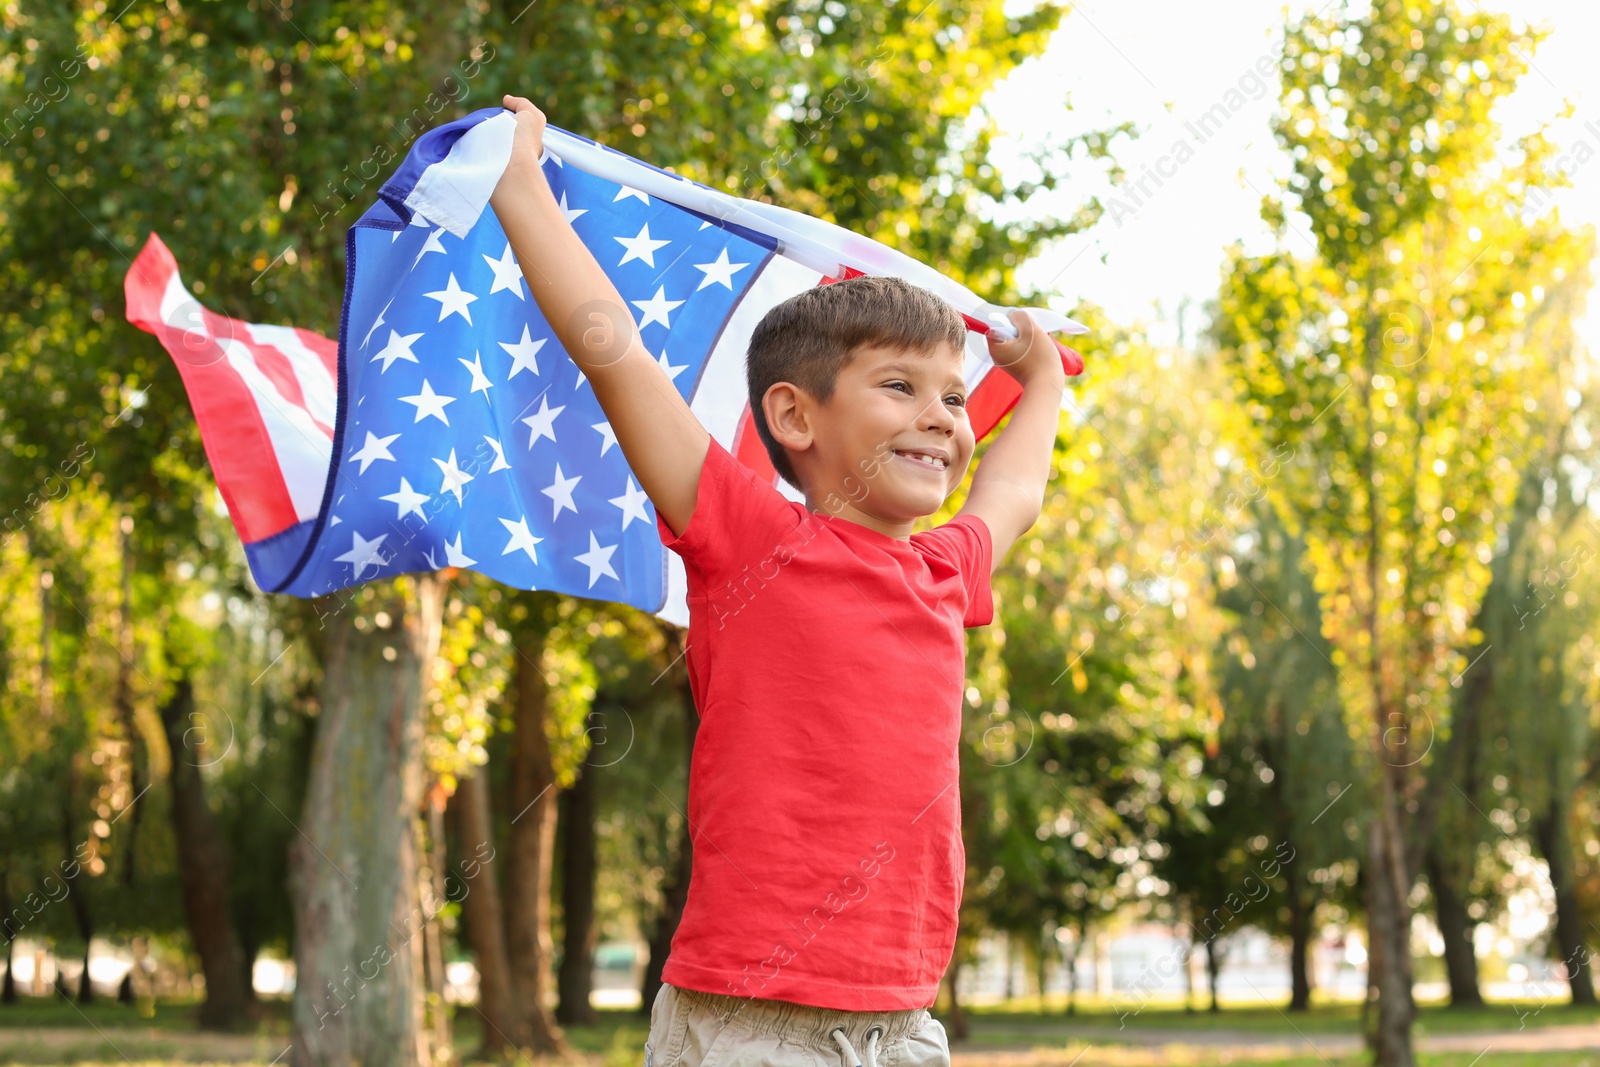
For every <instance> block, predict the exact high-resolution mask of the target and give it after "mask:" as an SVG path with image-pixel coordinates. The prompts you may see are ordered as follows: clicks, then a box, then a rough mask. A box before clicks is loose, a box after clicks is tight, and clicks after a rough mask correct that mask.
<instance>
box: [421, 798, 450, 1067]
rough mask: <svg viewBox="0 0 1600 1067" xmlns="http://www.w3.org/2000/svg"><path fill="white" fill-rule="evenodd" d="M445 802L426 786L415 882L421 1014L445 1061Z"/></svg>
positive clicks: (447, 1026)
mask: <svg viewBox="0 0 1600 1067" xmlns="http://www.w3.org/2000/svg"><path fill="white" fill-rule="evenodd" d="M444 803H445V796H444V791H443V788H442V787H441V786H440V785H439V783H438V782H437V781H435V782H434V783H433V785H432V786H430V787H429V789H428V795H427V797H426V798H425V799H424V801H423V805H422V807H423V814H424V818H425V822H424V826H425V832H426V835H427V840H428V847H427V849H426V850H425V851H424V852H423V853H422V856H423V858H424V869H423V870H422V871H420V872H419V877H418V879H417V881H418V886H419V893H420V894H421V896H422V899H423V908H422V912H423V915H424V917H425V920H426V921H425V924H424V926H423V930H424V932H425V933H424V937H423V939H422V958H423V965H424V966H423V971H424V973H425V974H426V975H427V983H426V984H427V1001H426V1007H425V1011H424V1015H425V1018H426V1025H427V1029H428V1044H429V1047H430V1048H432V1049H433V1050H434V1052H435V1056H436V1057H437V1058H438V1059H439V1060H440V1061H442V1062H448V1061H450V1060H453V1059H454V1058H455V1057H454V1055H453V1054H452V1051H451V1048H450V1006H449V1004H448V1003H447V1002H446V1001H445V995H444V994H445V987H446V985H447V984H448V978H447V977H446V975H445V958H444V931H443V929H441V926H442V924H441V923H439V922H436V921H434V920H435V919H436V917H437V916H438V914H439V912H440V911H441V910H442V909H443V908H444V906H445V902H446V899H447V898H446V896H445V884H444V866H445V842H444Z"/></svg>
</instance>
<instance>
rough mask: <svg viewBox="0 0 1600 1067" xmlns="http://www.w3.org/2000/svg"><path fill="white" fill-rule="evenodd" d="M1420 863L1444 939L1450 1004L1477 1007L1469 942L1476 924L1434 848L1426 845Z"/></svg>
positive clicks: (1475, 963) (1475, 970) (1473, 958)
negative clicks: (1424, 872)
mask: <svg viewBox="0 0 1600 1067" xmlns="http://www.w3.org/2000/svg"><path fill="white" fill-rule="evenodd" d="M1423 862H1424V863H1426V865H1427V869H1428V886H1429V888H1431V889H1432V890H1433V915H1434V921H1435V922H1436V923H1437V924H1438V926H1439V935H1440V936H1441V937H1443V938H1444V969H1445V974H1446V975H1447V976H1448V977H1449V979H1450V1006H1451V1007H1452V1008H1481V1007H1483V994H1482V993H1481V992H1480V991H1479V989H1478V954H1477V951H1476V950H1475V948H1474V946H1473V943H1472V941H1473V939H1472V931H1473V928H1474V927H1476V926H1477V923H1476V922H1474V921H1473V918H1472V916H1471V915H1469V914H1468V913H1467V905H1466V901H1464V900H1463V899H1462V898H1461V894H1460V893H1459V892H1458V891H1457V889H1456V885H1455V882H1454V880H1453V879H1452V878H1451V877H1450V875H1449V874H1448V873H1447V872H1446V870H1445V864H1444V861H1443V859H1442V858H1441V857H1440V856H1439V854H1438V850H1437V849H1435V848H1431V847H1430V848H1429V849H1428V850H1427V852H1426V854H1425V856H1424V860H1423Z"/></svg>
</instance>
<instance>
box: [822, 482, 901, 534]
mask: <svg viewBox="0 0 1600 1067" xmlns="http://www.w3.org/2000/svg"><path fill="white" fill-rule="evenodd" d="M828 496H829V499H828V500H827V501H826V505H831V506H825V505H824V504H820V503H818V502H817V501H815V500H813V499H812V496H811V494H810V493H807V494H806V510H807V511H811V512H814V513H816V514H818V515H826V516H828V517H830V518H835V519H845V520H848V521H849V522H853V523H855V524H856V525H857V526H865V527H866V528H867V529H869V530H876V531H877V532H878V533H881V534H883V535H885V536H887V537H893V538H896V539H897V540H900V541H906V540H910V538H911V533H912V531H913V530H915V529H916V525H917V523H916V520H915V519H909V520H906V521H904V522H894V521H890V520H887V519H880V518H879V517H878V516H876V515H873V514H871V513H869V512H866V511H863V510H862V509H860V508H858V507H856V506H855V505H854V504H852V503H850V502H849V501H848V500H844V501H843V502H842V503H841V502H840V500H841V498H840V497H839V496H838V495H837V494H835V493H830V494H828Z"/></svg>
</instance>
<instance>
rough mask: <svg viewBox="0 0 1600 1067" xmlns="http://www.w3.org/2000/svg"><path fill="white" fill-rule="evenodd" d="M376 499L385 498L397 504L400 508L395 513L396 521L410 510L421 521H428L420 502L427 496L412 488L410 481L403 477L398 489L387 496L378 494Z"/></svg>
mask: <svg viewBox="0 0 1600 1067" xmlns="http://www.w3.org/2000/svg"><path fill="white" fill-rule="evenodd" d="M378 499H379V500H387V501H389V502H390V503H392V504H396V505H398V506H399V508H400V510H399V512H398V513H396V515H395V521H397V522H398V521H399V520H401V519H403V518H405V517H406V515H407V514H408V513H411V512H415V513H416V516H417V518H419V519H421V520H422V521H423V522H427V521H428V516H427V515H426V514H424V512H423V510H422V504H423V502H424V501H426V500H427V499H428V498H427V497H426V496H425V495H424V494H422V493H418V492H416V491H415V490H413V489H412V488H411V483H410V482H408V481H406V480H405V479H404V478H401V479H400V488H399V489H398V490H396V491H395V492H393V493H390V494H389V495H388V496H380V497H379V498H378Z"/></svg>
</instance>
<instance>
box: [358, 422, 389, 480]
mask: <svg viewBox="0 0 1600 1067" xmlns="http://www.w3.org/2000/svg"><path fill="white" fill-rule="evenodd" d="M398 440H400V435H399V434H397V433H394V434H390V435H389V436H388V437H379V436H378V435H377V434H375V433H373V432H372V431H371V430H368V431H367V439H366V440H365V441H363V442H362V444H361V448H360V449H359V450H357V451H355V452H352V453H350V461H351V462H352V463H359V464H361V470H360V471H358V472H357V473H358V474H365V473H367V468H368V467H370V466H372V465H373V464H374V463H376V462H377V461H378V460H380V459H394V453H392V452H390V451H389V446H390V445H392V444H394V443H395V442H396V441H398Z"/></svg>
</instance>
